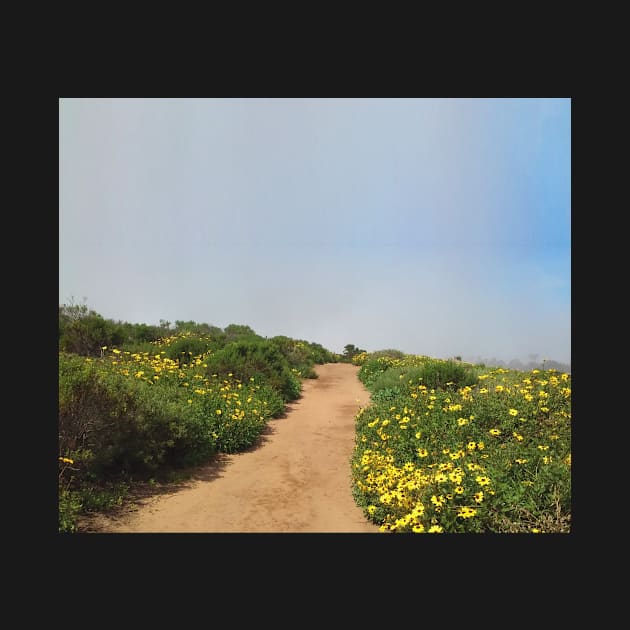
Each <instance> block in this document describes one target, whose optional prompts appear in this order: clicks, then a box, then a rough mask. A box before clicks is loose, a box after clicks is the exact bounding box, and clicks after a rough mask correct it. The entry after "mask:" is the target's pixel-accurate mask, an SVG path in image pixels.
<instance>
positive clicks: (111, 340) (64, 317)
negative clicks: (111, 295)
mask: <svg viewBox="0 0 630 630" xmlns="http://www.w3.org/2000/svg"><path fill="white" fill-rule="evenodd" d="M123 340H124V336H123V332H122V330H121V329H120V327H119V326H117V325H116V324H114V323H113V322H112V321H110V320H106V319H103V317H101V316H100V315H99V314H98V313H96V312H95V311H92V310H89V309H88V308H87V306H86V305H75V304H71V305H61V306H60V307H59V350H60V351H63V352H72V353H75V354H81V355H84V356H99V355H100V353H101V347H102V346H108V345H114V344H120V343H122V342H123Z"/></svg>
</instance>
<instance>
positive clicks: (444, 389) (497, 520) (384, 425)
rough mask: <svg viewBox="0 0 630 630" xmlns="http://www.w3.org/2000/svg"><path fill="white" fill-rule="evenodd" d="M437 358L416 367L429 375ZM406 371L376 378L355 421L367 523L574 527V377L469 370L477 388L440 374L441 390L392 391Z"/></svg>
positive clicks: (425, 528)
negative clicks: (367, 403) (391, 381)
mask: <svg viewBox="0 0 630 630" xmlns="http://www.w3.org/2000/svg"><path fill="white" fill-rule="evenodd" d="M405 361H407V362H408V364H413V363H414V361H412V360H411V358H406V359H405ZM438 361H439V360H437V359H433V360H428V361H427V360H426V358H423V359H422V360H418V361H416V363H417V365H418V367H420V366H423V370H422V372H423V374H424V377H425V378H426V377H427V376H431V377H432V378H433V377H435V374H436V371H435V368H436V363H435V362H438ZM403 367H404V366H401V365H398V366H396V367H393V368H390V369H389V370H386V371H384V372H383V373H382V374H380V375H378V374H377V376H376V377H375V379H374V384H376V385H378V386H380V389H378V390H377V391H376V393H375V394H374V395H373V397H372V404H371V405H370V406H369V407H366V408H364V409H362V410H361V411H360V412H359V414H358V415H357V442H356V444H357V448H356V450H355V452H354V455H353V463H352V466H353V477H354V483H355V487H354V490H353V494H354V496H355V499H356V501H357V503H358V504H359V505H360V506H361V507H362V508H363V509H364V510H365V513H366V515H367V516H368V518H370V519H371V520H373V521H374V522H376V523H378V524H380V525H381V526H382V528H383V529H384V530H387V531H392V532H405V531H417V532H431V531H435V532H447V533H474V532H489V533H518V532H548V533H564V532H568V531H569V530H570V522H571V388H570V382H571V381H570V375H568V374H566V373H565V374H559V373H557V372H555V371H554V370H548V371H540V370H533V371H532V372H531V373H529V374H527V373H525V374H523V373H522V372H516V371H512V370H505V369H497V370H492V371H490V372H487V371H485V372H483V373H479V370H478V366H477V367H475V369H474V370H473V369H472V367H471V366H468V368H467V369H468V370H469V372H475V371H476V373H477V379H476V380H477V382H476V383H474V384H465V385H461V386H458V387H454V386H450V385H446V384H445V383H443V380H444V374H443V373H442V372H439V376H437V377H435V378H436V381H435V382H439V383H440V386H439V387H436V388H429V387H427V386H426V385H424V384H422V381H420V382H419V381H418V379H416V378H414V379H406V378H403V379H401V380H403V381H405V385H402V384H401V385H399V386H397V387H394V388H390V387H387V386H386V383H387V374H388V372H389V374H390V376H392V377H393V376H395V375H396V373H397V372H399V371H400V370H402V369H403ZM439 367H442V366H441V365H440V366H439ZM425 368H426V369H425ZM450 369H451V368H450V367H448V368H447V374H448V377H449V378H452V377H453V375H454V376H455V377H462V378H463V380H461V382H467V381H468V380H469V379H468V377H467V375H468V372H467V373H464V374H461V373H453V372H449V371H448V370H450ZM411 373H412V372H411V371H408V372H406V373H404V374H405V377H407V376H410V375H411Z"/></svg>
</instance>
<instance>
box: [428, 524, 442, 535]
mask: <svg viewBox="0 0 630 630" xmlns="http://www.w3.org/2000/svg"><path fill="white" fill-rule="evenodd" d="M427 531H428V532H429V534H441V533H442V532H443V531H444V530H443V529H442V527H440V526H439V525H431V527H429V529H428V530H427Z"/></svg>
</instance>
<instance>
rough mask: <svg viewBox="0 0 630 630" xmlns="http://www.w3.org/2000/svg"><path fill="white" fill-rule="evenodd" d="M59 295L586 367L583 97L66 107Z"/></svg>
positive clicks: (109, 311)
mask: <svg viewBox="0 0 630 630" xmlns="http://www.w3.org/2000/svg"><path fill="white" fill-rule="evenodd" d="M59 303H60V304H69V303H86V304H87V305H88V307H89V308H90V309H93V310H95V311H96V312H97V313H99V314H101V315H102V316H103V317H105V318H108V319H113V320H115V321H118V320H122V321H128V322H135V323H147V324H158V323H159V321H160V320H167V321H170V322H173V323H174V322H175V321H176V320H184V321H188V320H194V321H196V322H199V323H208V324H211V325H214V326H219V327H221V328H224V327H225V326H227V325H229V324H246V325H248V326H251V327H252V328H253V329H254V330H255V331H256V332H257V333H258V334H260V335H263V336H267V337H272V336H275V335H287V336H289V337H293V338H296V339H304V340H307V341H312V342H317V343H321V344H322V345H323V346H324V347H326V348H328V349H329V350H332V351H334V352H342V351H343V348H344V346H345V345H346V344H348V343H352V344H354V345H356V346H358V347H360V348H362V349H365V350H368V351H375V350H379V349H385V348H397V349H399V350H402V351H403V352H406V353H410V354H422V355H428V356H432V357H436V358H449V357H454V356H461V357H462V358H464V360H475V359H477V358H480V357H481V358H485V357H494V358H497V359H499V360H502V361H506V362H507V361H510V360H513V359H519V360H524V361H527V360H528V357H530V358H531V357H532V356H534V355H535V356H537V357H539V359H540V360H542V358H547V359H550V360H553V361H558V362H561V363H565V364H570V362H571V99H568V98H566V99H542V98H531V99H529V98H524V99H484V98H474V99H465V98H458V99H394V98H382V99H363V98H354V99H317V98H312V99H298V98H294V99H254V98H252V99H184V98H172V99H149V98H141V99H123V98H113V99H109V98H103V99H92V98H89V99H78V98H61V99H60V100H59Z"/></svg>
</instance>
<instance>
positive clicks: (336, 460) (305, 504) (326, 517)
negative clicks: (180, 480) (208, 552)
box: [86, 363, 379, 533]
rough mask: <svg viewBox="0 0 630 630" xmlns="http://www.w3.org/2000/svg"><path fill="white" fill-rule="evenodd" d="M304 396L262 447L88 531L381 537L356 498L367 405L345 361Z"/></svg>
mask: <svg viewBox="0 0 630 630" xmlns="http://www.w3.org/2000/svg"><path fill="white" fill-rule="evenodd" d="M316 371H317V373H318V375H319V378H318V379H307V380H305V381H304V383H303V389H302V397H301V398H300V399H299V400H298V401H296V402H295V403H292V404H291V405H290V406H289V410H288V413H287V415H286V416H285V417H283V418H278V419H272V420H270V421H269V423H268V426H267V427H266V429H265V432H264V434H263V435H262V436H261V440H260V443H259V444H258V445H257V446H256V447H254V448H252V449H250V450H249V451H247V452H243V453H238V454H234V455H220V456H219V457H218V458H217V460H216V461H215V462H213V463H212V464H210V465H208V466H204V467H202V468H201V469H200V470H199V474H197V475H195V478H194V479H193V480H192V481H190V482H188V483H186V484H183V485H182V484H180V485H179V486H178V487H177V488H175V489H172V488H171V490H170V491H169V490H167V494H161V495H157V496H156V495H152V496H148V497H145V498H143V499H141V500H140V501H139V502H138V503H137V506H138V507H137V509H136V511H130V510H129V508H126V509H125V510H123V511H122V513H119V514H117V515H115V516H113V515H109V516H104V515H100V516H98V517H96V518H94V519H92V521H91V522H90V523H89V526H87V527H86V531H92V532H104V533H131V532H135V533H157V532H197V533H211V532H215V533H216V532H270V533H271V532H277V533H300V532H339V533H346V532H348V533H353V532H364V533H378V532H379V529H378V527H377V526H376V525H373V524H372V523H370V522H369V521H368V520H367V519H366V518H365V517H364V516H363V513H362V512H361V510H360V509H359V507H357V505H356V504H355V502H354V499H353V498H352V494H351V484H352V481H351V475H350V457H351V455H352V450H353V446H354V416H355V414H356V412H357V411H358V410H359V407H360V406H363V405H365V404H367V403H368V402H369V393H368V392H367V390H366V389H365V388H364V387H363V385H362V384H361V382H360V381H359V380H358V378H357V371H358V368H357V367H356V366H353V365H349V364H346V363H336V364H328V365H320V366H316Z"/></svg>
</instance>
